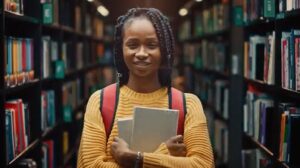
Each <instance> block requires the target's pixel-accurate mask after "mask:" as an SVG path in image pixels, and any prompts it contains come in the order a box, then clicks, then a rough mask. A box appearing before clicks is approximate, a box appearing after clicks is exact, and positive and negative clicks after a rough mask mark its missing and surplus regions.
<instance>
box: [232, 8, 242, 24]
mask: <svg viewBox="0 0 300 168" xmlns="http://www.w3.org/2000/svg"><path fill="white" fill-rule="evenodd" d="M233 15H234V17H233V18H234V24H235V25H236V26H242V25H243V8H242V6H235V7H234V9H233Z"/></svg>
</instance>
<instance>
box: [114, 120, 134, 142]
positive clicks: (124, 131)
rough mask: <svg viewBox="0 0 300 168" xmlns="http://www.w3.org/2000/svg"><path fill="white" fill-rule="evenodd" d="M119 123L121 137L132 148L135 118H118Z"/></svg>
mask: <svg viewBox="0 0 300 168" xmlns="http://www.w3.org/2000/svg"><path fill="white" fill-rule="evenodd" d="M117 122H118V132H119V137H120V138H122V139H123V140H125V141H126V142H127V144H128V145H129V147H130V146H131V145H130V141H131V135H132V123H133V118H132V117H126V118H118V119H117Z"/></svg>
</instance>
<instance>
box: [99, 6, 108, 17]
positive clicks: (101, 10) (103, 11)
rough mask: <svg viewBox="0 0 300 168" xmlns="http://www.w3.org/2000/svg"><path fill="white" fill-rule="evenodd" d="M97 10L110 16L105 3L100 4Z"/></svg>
mask: <svg viewBox="0 0 300 168" xmlns="http://www.w3.org/2000/svg"><path fill="white" fill-rule="evenodd" d="M97 11H98V12H99V13H100V14H101V15H102V16H108V15H109V11H108V10H107V9H106V8H105V7H104V6H103V5H100V6H98V8H97Z"/></svg>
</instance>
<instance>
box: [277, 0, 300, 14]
mask: <svg viewBox="0 0 300 168" xmlns="http://www.w3.org/2000/svg"><path fill="white" fill-rule="evenodd" d="M299 8H300V1H299V0H279V12H285V11H291V10H295V9H299Z"/></svg>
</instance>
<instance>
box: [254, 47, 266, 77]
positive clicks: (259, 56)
mask: <svg viewBox="0 0 300 168" xmlns="http://www.w3.org/2000/svg"><path fill="white" fill-rule="evenodd" d="M264 55H265V44H257V45H256V74H255V79H257V80H261V81H263V80H264Z"/></svg>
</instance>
